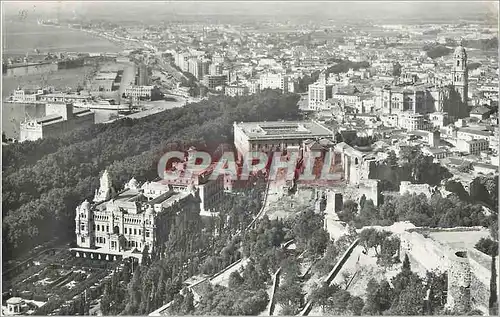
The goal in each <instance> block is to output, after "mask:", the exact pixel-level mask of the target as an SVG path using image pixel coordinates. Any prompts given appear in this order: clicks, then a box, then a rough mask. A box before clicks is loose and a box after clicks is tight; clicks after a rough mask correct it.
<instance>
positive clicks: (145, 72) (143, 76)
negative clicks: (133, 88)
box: [135, 63, 150, 86]
mask: <svg viewBox="0 0 500 317" xmlns="http://www.w3.org/2000/svg"><path fill="white" fill-rule="evenodd" d="M149 73H150V69H149V67H148V66H147V65H146V64H144V63H139V65H137V76H136V80H135V84H136V85H137V86H148V85H149V84H150V76H149Z"/></svg>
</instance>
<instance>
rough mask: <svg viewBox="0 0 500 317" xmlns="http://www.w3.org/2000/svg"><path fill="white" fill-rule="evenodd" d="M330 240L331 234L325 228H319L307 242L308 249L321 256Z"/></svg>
mask: <svg viewBox="0 0 500 317" xmlns="http://www.w3.org/2000/svg"><path fill="white" fill-rule="evenodd" d="M328 241H330V235H329V234H328V232H326V230H325V229H323V228H320V229H317V230H316V231H315V232H314V233H313V235H312V237H311V239H310V240H309V242H308V244H307V250H308V251H309V252H311V253H312V254H313V255H317V256H319V257H321V256H322V255H323V253H324V252H325V250H326V247H327V245H328Z"/></svg>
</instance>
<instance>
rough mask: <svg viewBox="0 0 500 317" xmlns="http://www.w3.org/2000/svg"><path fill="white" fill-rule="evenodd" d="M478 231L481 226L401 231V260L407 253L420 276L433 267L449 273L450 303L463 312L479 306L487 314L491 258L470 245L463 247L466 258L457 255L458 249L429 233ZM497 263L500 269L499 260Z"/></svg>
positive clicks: (448, 303)
mask: <svg viewBox="0 0 500 317" xmlns="http://www.w3.org/2000/svg"><path fill="white" fill-rule="evenodd" d="M477 230H478V228H450V229H440V228H425V229H423V228H415V229H408V230H407V231H405V232H403V233H401V234H400V239H401V250H400V251H401V252H400V255H401V260H403V259H404V256H405V254H408V257H409V258H410V261H411V263H412V269H413V270H414V271H415V272H418V273H420V274H421V275H423V274H424V273H425V271H431V270H437V271H439V272H448V298H447V306H448V307H453V308H454V309H455V310H457V311H458V312H461V313H466V312H468V311H469V310H470V309H480V310H481V311H483V312H484V313H488V305H489V296H490V290H489V284H490V278H491V271H490V267H491V257H490V256H488V255H486V254H484V253H482V252H480V251H478V250H476V249H474V248H471V247H468V248H466V249H464V250H463V251H465V252H466V255H467V257H466V258H460V257H457V256H456V255H455V252H456V251H459V250H454V249H452V248H451V247H450V246H448V245H443V244H441V243H439V242H437V241H435V240H433V239H432V238H427V237H426V236H427V233H430V232H445V231H446V232H454V231H460V232H461V231H477ZM496 266H497V272H498V268H499V261H498V259H497V262H496ZM497 291H498V290H497Z"/></svg>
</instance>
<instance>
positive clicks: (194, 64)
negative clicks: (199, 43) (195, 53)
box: [188, 58, 209, 80]
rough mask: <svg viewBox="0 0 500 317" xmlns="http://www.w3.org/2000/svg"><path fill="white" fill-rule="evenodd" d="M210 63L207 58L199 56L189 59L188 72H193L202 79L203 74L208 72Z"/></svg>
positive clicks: (197, 77)
mask: <svg viewBox="0 0 500 317" xmlns="http://www.w3.org/2000/svg"><path fill="white" fill-rule="evenodd" d="M208 67H209V63H208V61H206V60H200V59H198V58H191V59H189V60H188V72H190V73H191V74H193V76H194V77H195V78H196V79H198V80H201V79H203V76H205V75H206V74H208Z"/></svg>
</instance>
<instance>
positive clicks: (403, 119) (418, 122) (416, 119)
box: [398, 112, 427, 131]
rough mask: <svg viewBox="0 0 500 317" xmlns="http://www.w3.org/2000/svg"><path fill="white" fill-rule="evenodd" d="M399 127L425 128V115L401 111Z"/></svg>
mask: <svg viewBox="0 0 500 317" xmlns="http://www.w3.org/2000/svg"><path fill="white" fill-rule="evenodd" d="M398 127H400V128H402V129H406V130H408V131H413V130H425V129H426V128H427V127H426V125H425V121H424V116H423V115H421V114H415V113H411V112H406V113H401V114H399V115H398Z"/></svg>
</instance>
